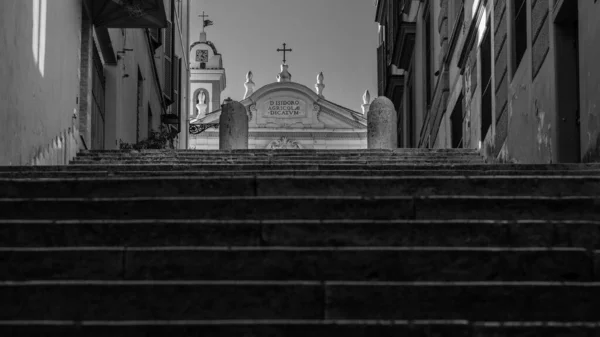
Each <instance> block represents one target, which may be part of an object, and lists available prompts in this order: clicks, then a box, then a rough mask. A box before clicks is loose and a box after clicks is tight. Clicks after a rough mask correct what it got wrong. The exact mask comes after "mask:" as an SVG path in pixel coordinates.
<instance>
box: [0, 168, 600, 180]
mask: <svg viewBox="0 0 600 337" xmlns="http://www.w3.org/2000/svg"><path fill="white" fill-rule="evenodd" d="M523 175H529V176H543V177H567V178H568V177H598V176H600V170H556V171H550V170H546V171H520V170H514V171H509V170H490V171H487V170H448V169H441V170H345V171H340V170H299V171H294V170H280V171H276V170H265V171H245V170H240V171H219V170H213V171H202V170H198V171H182V170H172V171H160V170H152V171H144V170H143V168H142V170H140V171H129V170H126V171H119V170H118V166H113V168H111V169H110V170H97V171H96V170H90V171H75V170H71V171H66V170H65V171H62V170H61V171H50V170H48V171H31V170H26V171H21V170H18V169H17V170H15V171H10V172H8V171H6V172H2V171H0V178H3V179H8V178H10V179H25V178H95V177H96V178H97V177H134V178H135V177H201V178H206V177H232V176H234V177H236V176H259V177H260V176H299V177H321V178H323V177H329V176H354V177H397V176H405V177H427V176H449V177H453V176H463V177H470V176H479V177H482V176H503V177H507V176H523Z"/></svg>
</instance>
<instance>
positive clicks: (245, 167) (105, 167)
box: [0, 163, 600, 174]
mask: <svg viewBox="0 0 600 337" xmlns="http://www.w3.org/2000/svg"><path fill="white" fill-rule="evenodd" d="M109 170H110V171H175V170H177V171H256V172H260V171H267V170H269V171H282V170H288V171H289V170H294V171H304V170H312V171H315V170H329V171H350V170H368V171H373V172H379V171H404V170H407V171H414V170H419V171H420V170H425V171H435V170H452V171H463V170H466V171H521V172H527V171H548V172H563V171H571V170H573V171H589V172H600V166H598V165H588V164H557V165H543V164H542V165H537V164H536V165H512V164H495V165H492V164H454V165H452V164H435V165H419V164H398V165H395V164H392V165H384V164H382V165H369V164H343V163H337V164H331V165H322V164H302V165H300V164H293V165H292V164H288V165H285V164H278V163H271V164H265V165H263V164H203V165H183V164H146V165H141V164H140V165H119V164H112V165H110V164H95V165H66V166H0V173H2V172H44V171H53V172H56V171H109ZM522 174H526V173H522Z"/></svg>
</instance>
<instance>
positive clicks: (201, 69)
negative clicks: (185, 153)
mask: <svg viewBox="0 0 600 337" xmlns="http://www.w3.org/2000/svg"><path fill="white" fill-rule="evenodd" d="M200 17H202V31H201V33H200V39H199V40H198V41H197V42H195V43H193V44H192V45H191V47H190V57H189V60H190V92H191V94H192V95H191V96H190V102H189V105H190V109H189V111H190V116H189V120H190V121H194V120H197V119H201V118H203V117H204V116H206V114H208V113H210V112H212V111H215V110H217V109H219V108H220V107H221V103H220V102H221V92H222V91H223V90H225V87H226V85H227V84H226V76H225V69H224V68H223V59H222V57H221V54H219V52H218V51H217V48H216V47H215V45H214V44H213V43H212V42H211V41H209V40H207V39H206V32H205V31H204V29H205V28H206V27H207V26H211V25H212V24H213V22H212V21H211V20H207V19H206V18H207V17H208V15H205V14H204V12H203V13H202V15H200Z"/></svg>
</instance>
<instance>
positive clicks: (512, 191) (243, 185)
mask: <svg viewBox="0 0 600 337" xmlns="http://www.w3.org/2000/svg"><path fill="white" fill-rule="evenodd" d="M474 194H482V195H486V196H516V195H530V196H561V195H579V196H600V175H599V176H572V177H564V176H562V177H561V176H556V177H549V176H470V177H465V176H425V177H418V176H412V177H411V176H408V177H401V176H400V177H347V176H330V177H301V176H245V177H244V176H238V177H212V178H211V177H129V178H116V177H104V178H54V179H51V178H50V179H42V178H33V179H6V178H0V198H33V197H35V198H52V197H55V198H65V197H66V198H70V197H94V198H109V197H143V196H152V195H154V196H161V197H175V196H304V195H313V196H336V195H341V196H352V195H355V196H401V195H474Z"/></svg>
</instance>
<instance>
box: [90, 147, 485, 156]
mask: <svg viewBox="0 0 600 337" xmlns="http://www.w3.org/2000/svg"><path fill="white" fill-rule="evenodd" d="M119 153H134V154H218V155H227V154H235V155H244V154H248V155H252V154H272V155H298V154H351V153H357V154H376V153H450V154H463V153H468V154H472V153H477V154H478V153H479V151H478V150H477V149H425V148H398V149H348V150H343V149H338V150H327V149H280V150H268V149H250V150H172V149H164V150H150V149H148V150H81V151H80V152H79V154H82V155H87V154H92V155H93V154H119Z"/></svg>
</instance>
